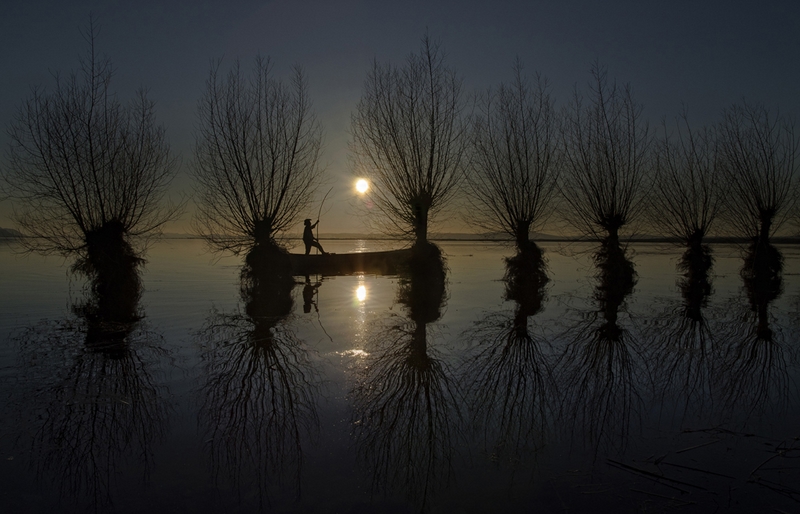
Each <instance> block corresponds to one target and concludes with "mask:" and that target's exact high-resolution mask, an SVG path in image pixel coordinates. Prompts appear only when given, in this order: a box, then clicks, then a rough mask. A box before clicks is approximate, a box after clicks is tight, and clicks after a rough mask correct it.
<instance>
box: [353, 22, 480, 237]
mask: <svg viewBox="0 0 800 514" xmlns="http://www.w3.org/2000/svg"><path fill="white" fill-rule="evenodd" d="M461 88H462V81H461V79H460V78H459V77H458V75H457V74H456V72H455V71H453V70H452V69H451V68H449V67H447V65H446V64H445V61H444V55H443V54H442V52H441V50H440V48H439V45H438V44H436V43H434V42H432V41H431V40H430V39H429V37H428V36H425V37H424V38H423V40H422V47H421V49H420V52H419V53H418V54H412V55H410V56H409V57H408V59H407V60H406V63H405V65H404V66H403V67H395V66H391V65H388V64H386V65H382V64H379V63H378V62H377V61H376V62H375V63H374V65H373V67H372V70H370V72H369V74H368V75H367V78H366V80H365V82H364V92H363V94H362V96H361V100H360V101H359V103H358V106H357V108H356V111H355V113H353V115H352V137H353V140H352V147H353V155H354V160H355V164H356V167H357V169H358V170H359V173H361V174H363V175H364V176H366V177H367V178H368V179H369V180H370V181H371V182H372V187H371V188H370V198H371V200H372V201H373V202H374V205H375V206H376V207H377V209H378V210H379V212H380V213H381V214H382V222H383V223H384V227H385V228H387V229H389V230H390V231H391V232H395V233H399V234H402V235H405V236H410V237H413V239H414V241H415V244H421V243H425V242H427V239H428V222H429V220H431V219H432V218H434V216H435V215H436V214H437V213H439V212H441V210H442V209H443V208H444V207H446V206H447V204H448V202H449V201H450V200H451V199H452V198H453V196H454V194H455V192H456V189H457V186H458V185H459V183H460V180H461V177H462V164H463V161H464V155H465V150H466V145H467V141H468V139H467V123H466V120H465V118H464V116H463V111H464V107H465V100H464V95H463V94H462V89H461Z"/></svg>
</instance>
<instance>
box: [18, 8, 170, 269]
mask: <svg viewBox="0 0 800 514" xmlns="http://www.w3.org/2000/svg"><path fill="white" fill-rule="evenodd" d="M98 32H99V30H98V28H97V27H96V25H95V24H94V23H93V21H90V24H89V28H88V30H87V31H86V33H85V34H84V37H85V39H86V41H87V43H88V45H89V51H88V55H87V56H86V58H85V59H82V60H81V66H80V69H79V71H77V72H73V73H71V74H70V75H69V76H68V77H62V76H59V75H56V76H55V87H54V89H53V90H52V91H49V92H48V91H46V90H44V89H39V88H33V90H32V92H31V96H30V98H28V99H27V100H26V101H25V102H24V103H23V104H22V105H21V107H20V109H19V111H18V113H17V115H16V117H15V118H14V120H13V121H12V123H11V125H10V127H9V130H8V133H9V136H10V139H11V143H10V146H9V149H8V154H7V155H8V159H7V162H8V165H7V166H5V173H4V175H5V176H4V178H5V182H6V185H7V189H8V192H9V194H10V196H12V197H13V198H14V199H15V200H17V201H18V203H17V204H16V205H15V207H16V210H15V213H14V217H15V220H16V222H17V224H18V225H19V227H20V228H21V229H22V231H23V232H24V234H25V235H26V236H29V237H27V238H25V239H23V240H22V243H23V244H25V245H26V246H27V247H28V248H29V249H30V250H33V251H37V252H40V253H45V254H46V253H59V254H62V255H65V256H66V255H78V256H80V257H81V259H82V260H83V264H82V265H80V266H79V267H80V268H83V269H85V270H87V271H90V272H91V271H97V270H98V269H99V268H104V267H108V266H110V267H113V266H114V265H115V264H114V263H115V262H117V261H119V260H124V261H132V260H133V261H136V262H141V260H140V258H139V256H140V254H141V252H142V250H143V247H140V248H138V249H134V248H133V247H132V246H131V244H132V243H133V242H134V241H140V242H142V243H143V242H144V241H142V238H146V237H148V236H152V235H154V234H157V233H158V231H159V229H160V227H161V226H162V225H163V224H164V223H165V222H167V221H168V220H170V219H172V218H173V217H175V215H176V214H177V212H178V208H176V207H174V206H165V205H164V204H163V203H162V198H163V196H164V193H165V191H166V189H167V187H168V185H169V183H170V180H171V178H172V176H173V172H174V169H175V160H174V159H173V158H172V157H170V153H169V146H168V144H167V142H166V139H165V135H164V129H163V127H161V126H159V125H156V122H155V113H154V104H153V102H152V101H150V100H148V99H147V95H146V93H145V92H144V91H139V93H138V95H137V96H136V98H135V99H134V100H132V101H131V102H130V103H129V104H123V103H121V102H120V101H119V100H118V99H117V97H116V96H115V95H114V93H113V92H112V90H111V79H112V76H113V68H112V65H111V62H110V61H109V60H108V59H105V58H102V59H101V58H98V56H97V54H96V51H95V40H96V38H97V35H98Z"/></svg>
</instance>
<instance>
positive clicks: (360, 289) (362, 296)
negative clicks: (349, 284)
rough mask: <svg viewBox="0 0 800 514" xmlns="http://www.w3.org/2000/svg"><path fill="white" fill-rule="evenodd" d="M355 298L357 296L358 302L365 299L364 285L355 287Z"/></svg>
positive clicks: (365, 289)
mask: <svg viewBox="0 0 800 514" xmlns="http://www.w3.org/2000/svg"><path fill="white" fill-rule="evenodd" d="M356 298H358V301H359V302H363V301H364V300H366V299H367V288H366V287H364V286H358V289H356Z"/></svg>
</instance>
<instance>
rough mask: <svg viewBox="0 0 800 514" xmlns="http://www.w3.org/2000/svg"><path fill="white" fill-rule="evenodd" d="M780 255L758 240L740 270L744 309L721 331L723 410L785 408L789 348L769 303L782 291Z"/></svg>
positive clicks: (750, 411)
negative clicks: (744, 297) (744, 296)
mask: <svg viewBox="0 0 800 514" xmlns="http://www.w3.org/2000/svg"><path fill="white" fill-rule="evenodd" d="M782 273H783V256H782V255H781V253H780V251H779V250H778V249H777V248H775V247H774V246H772V245H771V244H769V243H765V242H756V243H754V244H753V245H752V246H751V247H750V248H749V249H748V252H747V254H746V255H745V259H744V266H743V268H742V271H741V276H742V280H743V282H744V291H745V294H746V296H747V300H748V306H747V308H746V309H742V308H741V307H740V308H739V309H734V310H733V312H736V311H737V310H738V311H739V312H738V316H737V317H736V318H734V319H729V320H727V323H726V327H727V330H725V332H724V333H723V337H724V339H725V341H726V345H725V347H724V349H723V356H722V365H721V370H720V379H721V384H720V389H721V391H722V400H723V403H724V405H725V407H726V410H731V409H734V408H743V409H745V410H746V412H747V414H752V413H755V412H763V411H764V410H765V409H767V408H768V407H770V406H773V407H777V408H778V409H779V410H780V411H782V410H783V409H785V408H786V402H787V400H788V394H789V376H788V371H787V357H788V356H789V352H790V351H791V347H790V346H789V345H787V344H786V341H785V340H784V336H783V332H782V331H781V330H779V329H774V328H773V324H772V316H771V314H770V304H771V303H772V302H773V301H774V300H776V299H777V298H778V297H779V296H780V295H781V293H782V291H783V276H782Z"/></svg>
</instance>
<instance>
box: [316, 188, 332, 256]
mask: <svg viewBox="0 0 800 514" xmlns="http://www.w3.org/2000/svg"><path fill="white" fill-rule="evenodd" d="M331 191H333V186H331V188H330V189H328V192H327V193H325V196H323V197H322V203H320V204H319V210H318V211H317V241H319V217H320V216H321V215H322V206H323V205H325V200H326V199H327V198H328V195H329V194H331ZM314 251H316V252H319V248H314Z"/></svg>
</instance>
